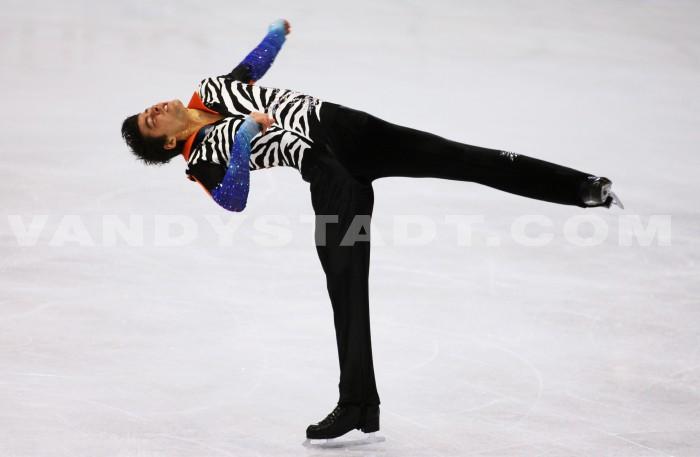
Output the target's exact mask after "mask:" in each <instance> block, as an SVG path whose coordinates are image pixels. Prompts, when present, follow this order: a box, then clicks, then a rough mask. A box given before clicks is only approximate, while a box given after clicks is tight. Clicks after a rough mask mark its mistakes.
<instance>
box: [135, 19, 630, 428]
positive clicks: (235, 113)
mask: <svg viewBox="0 0 700 457" xmlns="http://www.w3.org/2000/svg"><path fill="white" fill-rule="evenodd" d="M289 32H290V27H289V23H288V22H287V21H285V20H278V21H275V22H274V23H273V24H272V25H271V26H270V28H269V31H268V34H267V35H266V36H265V38H264V39H263V41H262V42H261V43H260V45H258V46H257V47H256V48H255V49H254V50H253V51H252V52H251V53H250V54H249V55H248V56H247V57H246V58H245V59H244V60H243V61H242V62H241V63H240V64H239V65H237V66H236V67H235V68H234V69H233V71H231V72H230V73H228V74H225V75H222V76H218V77H213V78H207V79H204V80H202V81H201V82H200V84H199V86H198V88H197V91H196V92H195V93H194V95H193V96H192V99H191V100H190V102H189V104H188V106H187V107H185V106H184V105H183V104H182V103H181V102H180V101H179V100H173V101H169V102H162V103H158V104H155V105H153V106H151V107H148V108H146V109H145V110H144V111H143V112H141V113H139V114H136V115H133V116H130V117H129V118H127V119H126V120H125V121H124V123H123V126H122V135H123V137H124V139H125V140H126V142H127V144H128V145H129V146H130V147H131V149H132V151H133V152H134V153H135V154H136V155H137V157H139V158H140V159H141V160H143V161H144V162H146V163H148V164H154V163H166V162H168V161H169V160H170V159H171V158H173V157H175V156H177V155H182V156H183V158H184V159H185V161H186V162H187V170H186V174H187V175H188V177H189V179H191V180H192V181H196V182H198V183H199V184H200V185H201V186H202V187H203V189H204V191H205V192H206V193H207V194H208V195H209V196H211V198H212V199H213V200H214V201H215V202H216V203H217V204H218V205H219V206H221V207H223V208H225V209H227V210H230V211H242V210H243V209H244V208H245V206H246V202H247V197H248V192H249V172H250V170H257V169H261V168H269V167H273V166H292V167H295V168H297V169H298V170H299V171H300V173H301V175H302V178H303V179H304V180H305V181H306V182H309V184H310V192H311V201H312V205H313V208H314V211H315V213H316V217H317V219H316V227H315V235H316V250H317V253H318V256H319V259H320V261H321V265H322V267H323V269H324V272H325V274H326V282H327V288H328V293H329V297H330V300H331V304H332V306H333V319H334V324H335V331H336V343H337V348H338V359H339V363H340V382H339V391H340V395H339V400H338V403H337V406H336V407H335V409H334V410H333V411H332V412H331V413H330V414H329V415H328V416H327V417H326V418H325V419H324V420H322V421H321V422H319V423H318V424H314V425H310V426H309V427H308V428H307V431H306V433H307V438H310V439H312V438H335V437H338V436H341V435H343V434H345V433H346V432H348V431H350V430H353V429H360V430H362V431H364V432H366V433H371V432H374V431H377V430H379V404H380V400H379V395H378V393H377V387H376V382H375V378H374V368H373V362H372V349H371V337H370V322H369V294H368V275H369V257H370V219H371V215H372V210H373V204H374V191H373V188H372V182H373V181H374V180H375V179H378V178H383V177H389V176H403V177H413V178H420V177H434V178H443V179H452V180H460V181H471V182H478V183H481V184H484V185H487V186H490V187H494V188H497V189H500V190H503V191H506V192H510V193H513V194H517V195H521V196H525V197H529V198H535V199H538V200H545V201H549V202H553V203H559V204H566V205H574V206H579V207H582V208H587V207H596V206H604V207H608V208H609V207H610V206H611V204H613V203H614V204H617V205H619V206H621V207H622V204H621V203H620V202H619V200H618V199H617V197H616V196H615V194H613V193H612V192H611V191H610V186H611V182H610V180H609V179H607V178H604V177H599V176H595V175H592V174H589V173H584V172H580V171H577V170H573V169H571V168H566V167H563V166H561V165H556V164H553V163H550V162H545V161H542V160H538V159H535V158H531V157H527V156H524V155H519V154H515V153H512V152H507V151H501V150H495V149H487V148H482V147H477V146H470V145H466V144H461V143H458V142H454V141H450V140H447V139H444V138H441V137H439V136H436V135H433V134H430V133H426V132H422V131H420V130H415V129H410V128H406V127H401V126H398V125H394V124H391V123H389V122H386V121H384V120H382V119H379V118H377V117H375V116H372V115H370V114H368V113H364V112H361V111H357V110H353V109H350V108H347V107H344V106H341V105H337V104H335V103H330V102H327V101H322V100H319V99H317V98H315V97H312V96H309V95H306V94H302V93H299V92H296V91H292V90H287V89H274V88H267V87H260V86H257V85H255V84H254V83H255V82H256V81H257V80H259V79H260V78H261V77H262V76H263V75H264V74H265V72H266V71H267V70H268V69H269V68H270V66H271V65H272V62H273V61H274V59H275V57H276V55H277V53H278V52H279V50H280V49H281V47H282V44H283V43H284V42H285V40H286V35H287V34H288V33H289Z"/></svg>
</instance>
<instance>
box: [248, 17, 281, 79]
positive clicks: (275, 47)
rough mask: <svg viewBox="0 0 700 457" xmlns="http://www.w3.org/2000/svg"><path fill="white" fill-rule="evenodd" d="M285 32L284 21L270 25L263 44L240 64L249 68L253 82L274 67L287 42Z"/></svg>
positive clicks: (279, 20)
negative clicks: (273, 63)
mask: <svg viewBox="0 0 700 457" xmlns="http://www.w3.org/2000/svg"><path fill="white" fill-rule="evenodd" d="M284 30H285V29H284V19H277V20H276V21H275V22H273V23H272V24H270V27H269V28H268V32H267V35H265V38H263V40H262V42H260V44H259V45H258V46H257V47H256V48H255V49H253V50H252V51H251V52H250V54H248V55H247V56H246V58H245V59H243V61H242V62H241V63H240V64H239V66H245V67H247V68H248V70H249V76H250V79H251V80H253V81H257V80H259V79H260V78H262V77H263V75H265V73H266V72H267V70H269V69H270V67H271V66H272V62H274V61H275V57H277V54H278V53H279V52H280V49H282V45H283V44H284V42H285V40H286V38H285V31H284Z"/></svg>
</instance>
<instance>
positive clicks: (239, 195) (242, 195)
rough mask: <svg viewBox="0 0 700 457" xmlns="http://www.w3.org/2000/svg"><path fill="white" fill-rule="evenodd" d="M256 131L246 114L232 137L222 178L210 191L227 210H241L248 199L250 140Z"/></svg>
mask: <svg viewBox="0 0 700 457" xmlns="http://www.w3.org/2000/svg"><path fill="white" fill-rule="evenodd" d="M258 133H260V126H259V125H258V123H257V122H255V121H254V120H253V118H252V117H250V116H246V118H245V121H243V123H242V124H241V126H240V127H239V128H238V131H237V132H236V136H235V137H234V140H233V147H232V148H231V154H230V155H231V157H230V159H229V163H228V168H227V169H226V174H225V175H224V179H223V180H222V181H221V183H219V185H218V186H216V187H215V188H214V190H213V191H212V193H211V196H212V197H213V198H214V201H215V202H216V203H218V204H219V206H221V207H222V208H225V209H227V210H229V211H243V210H244V209H245V205H246V203H247V201H248V191H249V188H250V168H249V166H248V161H249V160H250V142H251V140H252V139H253V137H254V136H255V135H257V134H258Z"/></svg>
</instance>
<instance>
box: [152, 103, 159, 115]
mask: <svg viewBox="0 0 700 457" xmlns="http://www.w3.org/2000/svg"><path fill="white" fill-rule="evenodd" d="M151 109H152V110H153V111H154V112H155V113H156V114H160V112H161V108H160V106H158V105H153V107H152V108H151Z"/></svg>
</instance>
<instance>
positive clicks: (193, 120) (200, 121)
mask: <svg viewBox="0 0 700 457" xmlns="http://www.w3.org/2000/svg"><path fill="white" fill-rule="evenodd" d="M186 116H187V121H186V122H187V123H186V125H185V128H183V129H182V130H181V131H180V133H178V134H177V135H176V136H175V137H176V138H177V139H178V140H186V139H187V138H189V137H190V136H191V135H192V134H194V133H196V132H198V131H199V129H201V128H202V127H204V126H205V125H209V124H212V123H214V122H216V121H218V120H220V119H222V118H223V116H222V115H221V114H218V113H217V114H213V113H207V112H206V111H202V110H198V109H193V108H187V112H186Z"/></svg>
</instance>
